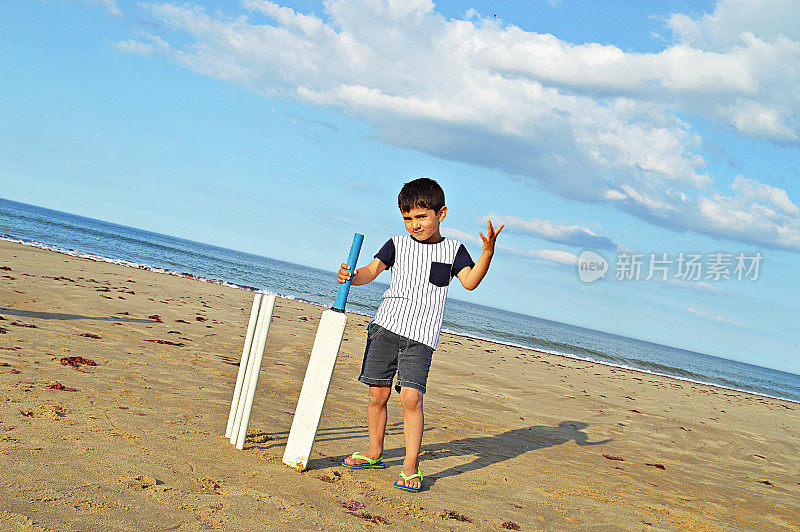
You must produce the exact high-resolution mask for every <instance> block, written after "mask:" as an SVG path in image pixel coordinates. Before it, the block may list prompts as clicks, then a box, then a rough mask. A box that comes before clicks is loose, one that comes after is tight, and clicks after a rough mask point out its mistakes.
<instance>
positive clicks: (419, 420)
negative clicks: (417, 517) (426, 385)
mask: <svg viewBox="0 0 800 532" xmlns="http://www.w3.org/2000/svg"><path fill="white" fill-rule="evenodd" d="M422 397H423V395H422V392H421V391H419V390H417V389H415V388H402V389H401V390H400V404H402V405H403V437H404V438H405V442H406V458H405V460H403V473H405V474H406V475H413V474H415V473H416V472H417V470H418V469H419V450H420V447H421V446H422V429H423V427H424V426H425V416H424V415H423V412H422ZM399 482H401V483H403V484H405V485H406V486H408V487H410V488H419V487H421V486H422V482H420V480H419V479H418V478H412V479H411V480H408V481H405V480H403V479H402V478H401V479H400V480H399Z"/></svg>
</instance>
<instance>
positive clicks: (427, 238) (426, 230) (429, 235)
mask: <svg viewBox="0 0 800 532" xmlns="http://www.w3.org/2000/svg"><path fill="white" fill-rule="evenodd" d="M446 214H447V207H442V209H441V210H440V211H439V212H438V213H437V212H436V211H434V210H433V209H425V208H423V207H414V208H413V209H411V210H410V211H408V212H404V213H403V222H405V224H406V230H407V231H408V232H409V233H410V234H411V236H413V237H414V238H416V239H417V240H420V241H422V242H438V241H439V240H441V239H442V235H441V234H439V223H440V222H442V220H444V217H445V215H446Z"/></svg>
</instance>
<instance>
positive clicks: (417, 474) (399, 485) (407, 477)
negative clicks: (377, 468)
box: [394, 469, 422, 493]
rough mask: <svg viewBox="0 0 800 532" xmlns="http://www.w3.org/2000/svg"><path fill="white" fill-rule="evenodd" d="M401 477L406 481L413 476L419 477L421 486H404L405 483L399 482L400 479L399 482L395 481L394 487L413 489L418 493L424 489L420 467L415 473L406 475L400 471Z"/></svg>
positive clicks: (412, 490) (406, 489)
mask: <svg viewBox="0 0 800 532" xmlns="http://www.w3.org/2000/svg"><path fill="white" fill-rule="evenodd" d="M400 478H402V479H403V480H405V481H409V480H411V479H412V478H418V479H419V483H420V486H419V487H418V488H410V487H408V486H404V485H403V484H399V482H400V481H399V480H398V481H397V482H395V483H394V487H395V488H397V489H399V490H403V491H411V492H413V493H416V492H418V491H421V490H422V475H421V474H420V472H419V469H417V472H416V473H414V474H413V475H406V474H405V473H403V472H402V471H400Z"/></svg>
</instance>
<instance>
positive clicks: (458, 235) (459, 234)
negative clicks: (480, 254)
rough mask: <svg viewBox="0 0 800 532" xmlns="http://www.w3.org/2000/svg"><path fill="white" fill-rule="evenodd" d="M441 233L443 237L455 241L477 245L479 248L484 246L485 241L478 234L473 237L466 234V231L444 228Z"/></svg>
mask: <svg viewBox="0 0 800 532" xmlns="http://www.w3.org/2000/svg"><path fill="white" fill-rule="evenodd" d="M441 233H442V235H443V236H446V237H448V238H452V239H455V240H460V241H461V242H469V243H470V244H476V245H478V246H482V245H483V241H482V240H481V239H480V237H479V236H478V235H477V234H474V235H473V234H470V233H465V232H464V231H461V230H459V229H452V228H450V227H442V229H441Z"/></svg>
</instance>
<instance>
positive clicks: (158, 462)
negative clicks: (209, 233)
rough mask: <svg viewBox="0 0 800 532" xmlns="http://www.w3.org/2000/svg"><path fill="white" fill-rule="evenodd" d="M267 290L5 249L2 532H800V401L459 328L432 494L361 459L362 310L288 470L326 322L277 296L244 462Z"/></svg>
mask: <svg viewBox="0 0 800 532" xmlns="http://www.w3.org/2000/svg"><path fill="white" fill-rule="evenodd" d="M252 299H253V294H252V293H250V292H248V291H245V290H241V289H237V288H230V287H225V286H220V285H215V284H211V283H205V282H201V281H197V280H193V279H187V278H182V277H176V276H170V275H164V274H159V273H155V272H151V271H146V270H139V269H135V268H129V267H125V266H118V265H114V264H109V263H104V262H94V261H91V260H87V259H80V258H75V257H71V256H67V255H62V254H58V253H54V252H51V251H45V250H41V249H37V248H32V247H26V246H22V245H18V244H14V243H9V242H5V241H0V316H1V317H2V319H0V453H1V454H2V457H3V458H2V462H1V463H2V466H3V472H2V476H0V478H1V479H2V480H0V529H2V530H142V529H151V528H152V529H165V530H184V529H189V530H197V529H228V530H256V529H263V530H286V529H325V530H328V529H329V530H334V529H342V528H343V527H347V528H350V529H355V530H360V529H364V530H366V529H372V528H379V527H385V528H387V529H400V528H416V529H421V530H428V529H446V530H461V529H464V530H467V529H480V530H483V529H496V530H502V529H512V530H513V529H516V527H518V528H519V529H521V530H536V529H544V530H560V529H565V528H570V529H572V528H592V529H611V528H625V529H637V530H638V529H651V528H652V529H676V528H690V529H703V530H716V529H730V528H732V529H760V530H780V529H787V528H789V529H791V528H798V527H800V453H798V442H800V416H798V412H799V411H800V405H797V404H795V403H791V402H788V401H781V400H777V399H770V398H765V397H760V396H756V395H751V394H747V393H742V392H736V391H730V390H726V389H722V388H715V387H711V386H706V385H700V384H692V383H689V382H685V381H679V380H675V379H670V378H666V377H658V376H653V375H649V374H646V373H640V372H635V371H628V370H622V369H616V368H611V367H606V366H602V365H598V364H592V363H588V362H581V361H576V360H571V359H568V358H562V357H558V356H553V355H549V354H544V353H540V352H536V351H532V350H524V349H519V348H514V347H508V346H502V345H498V344H493V343H491V342H486V341H478V340H472V339H469V338H464V337H459V336H455V335H450V334H444V335H443V336H442V340H441V342H440V346H439V349H438V351H437V352H436V354H435V356H434V364H433V367H432V369H431V376H430V378H429V386H428V393H427V394H426V396H425V413H426V430H425V437H424V441H423V453H422V457H421V460H422V461H421V470H422V473H423V475H424V476H425V481H424V486H425V491H423V492H421V493H417V494H413V493H405V492H401V491H399V490H396V489H394V488H392V483H393V482H394V481H395V480H396V478H397V474H398V473H399V471H400V467H401V463H402V456H403V435H402V423H401V422H402V409H401V408H400V405H399V403H398V399H397V396H396V395H393V396H392V399H391V400H390V405H389V426H388V429H387V438H386V453H385V456H386V461H387V463H388V464H389V467H388V468H387V469H385V470H368V471H350V470H347V469H344V468H342V467H339V466H338V463H339V460H340V459H341V457H342V456H344V455H346V454H349V453H350V452H352V451H356V450H363V449H365V448H366V439H367V431H366V425H365V409H366V387H365V386H364V385H362V384H360V383H358V382H357V381H356V380H355V379H356V377H357V375H358V370H359V368H360V364H361V355H362V353H363V348H364V342H365V329H364V327H365V325H366V323H367V321H368V318H367V317H364V316H359V315H353V314H351V315H349V321H348V327H347V331H346V336H345V338H344V341H343V343H342V348H341V351H340V354H339V359H338V362H337V366H336V369H335V371H334V376H333V380H332V383H331V390H330V393H329V395H328V399H327V402H326V406H325V411H324V413H323V419H322V423H321V428H320V431H319V433H318V436H317V441H316V442H315V445H314V448H313V450H312V456H311V460H310V463H309V470H308V471H306V472H304V473H298V472H296V471H294V470H291V469H289V468H288V467H286V466H284V465H283V464H282V463H281V456H282V454H283V447H284V445H285V442H286V437H287V430H288V428H289V426H290V425H291V419H292V414H293V411H294V406H295V403H296V401H297V396H298V394H299V391H300V386H301V383H302V378H303V375H304V372H305V367H306V363H307V359H308V354H309V353H310V351H311V345H312V344H313V340H314V335H315V332H316V328H317V323H318V320H319V317H320V314H321V312H322V310H324V309H323V308H322V307H319V306H313V305H310V304H307V303H303V302H298V301H291V300H286V299H279V300H278V303H277V306H276V308H275V313H274V317H273V322H272V327H271V330H270V336H269V339H268V342H267V349H266V353H265V356H264V363H263V366H262V373H261V377H260V381H259V388H258V391H257V394H256V402H255V406H254V408H253V415H252V418H251V422H250V431H249V435H248V438H247V441H246V443H245V448H244V450H243V451H237V450H236V449H235V448H234V447H233V446H231V445H230V444H229V443H228V441H227V439H226V438H224V436H223V434H224V432H225V427H226V423H227V417H228V410H229V408H230V401H231V395H232V393H233V386H234V383H235V380H236V374H237V371H238V367H237V366H236V364H237V363H238V361H239V358H240V356H241V350H242V344H243V342H244V333H245V330H246V327H247V321H248V318H249V313H250V305H251V303H252Z"/></svg>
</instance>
